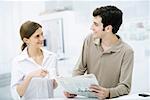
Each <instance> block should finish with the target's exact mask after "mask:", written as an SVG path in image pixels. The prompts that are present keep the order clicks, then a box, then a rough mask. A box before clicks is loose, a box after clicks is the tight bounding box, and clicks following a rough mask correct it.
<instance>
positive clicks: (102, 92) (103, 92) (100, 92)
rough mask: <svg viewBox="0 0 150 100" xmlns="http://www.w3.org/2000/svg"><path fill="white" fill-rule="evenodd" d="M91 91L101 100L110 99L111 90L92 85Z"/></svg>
mask: <svg viewBox="0 0 150 100" xmlns="http://www.w3.org/2000/svg"><path fill="white" fill-rule="evenodd" d="M90 91H91V92H93V93H94V94H95V95H96V96H97V97H98V98H99V99H105V98H107V97H109V90H108V89H107V88H103V87H101V86H99V85H95V84H92V85H91V86H90Z"/></svg>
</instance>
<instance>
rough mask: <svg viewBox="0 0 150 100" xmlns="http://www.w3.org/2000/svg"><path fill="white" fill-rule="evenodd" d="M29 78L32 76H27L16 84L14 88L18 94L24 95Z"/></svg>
mask: <svg viewBox="0 0 150 100" xmlns="http://www.w3.org/2000/svg"><path fill="white" fill-rule="evenodd" d="M31 79H32V76H27V77H26V78H25V79H24V81H23V82H22V83H21V84H19V85H17V86H16V89H17V92H18V94H19V96H23V95H24V93H25V91H26V89H27V87H28V85H29V83H30V81H31Z"/></svg>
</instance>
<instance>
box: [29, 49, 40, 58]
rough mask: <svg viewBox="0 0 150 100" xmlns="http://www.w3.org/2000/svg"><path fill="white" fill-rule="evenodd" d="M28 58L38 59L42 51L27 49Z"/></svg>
mask: <svg viewBox="0 0 150 100" xmlns="http://www.w3.org/2000/svg"><path fill="white" fill-rule="evenodd" d="M27 51H28V54H29V57H38V56H41V55H42V51H41V49H40V48H31V47H30V48H27Z"/></svg>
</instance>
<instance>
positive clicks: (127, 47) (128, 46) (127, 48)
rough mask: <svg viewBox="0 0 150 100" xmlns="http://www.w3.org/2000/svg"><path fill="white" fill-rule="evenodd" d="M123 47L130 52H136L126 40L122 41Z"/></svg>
mask: <svg viewBox="0 0 150 100" xmlns="http://www.w3.org/2000/svg"><path fill="white" fill-rule="evenodd" d="M122 45H123V49H124V50H125V51H128V52H134V50H133V48H132V47H131V46H130V45H129V44H128V43H126V42H122Z"/></svg>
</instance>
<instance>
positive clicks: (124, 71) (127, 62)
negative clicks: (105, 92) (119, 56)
mask: <svg viewBox="0 0 150 100" xmlns="http://www.w3.org/2000/svg"><path fill="white" fill-rule="evenodd" d="M133 62H134V52H133V51H132V50H131V49H129V50H127V52H126V53H125V55H124V58H123V62H122V66H121V72H120V79H119V83H118V86H117V87H114V88H110V89H109V91H110V98H113V97H117V96H121V95H126V94H129V92H130V89H131V81H132V71H133Z"/></svg>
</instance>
